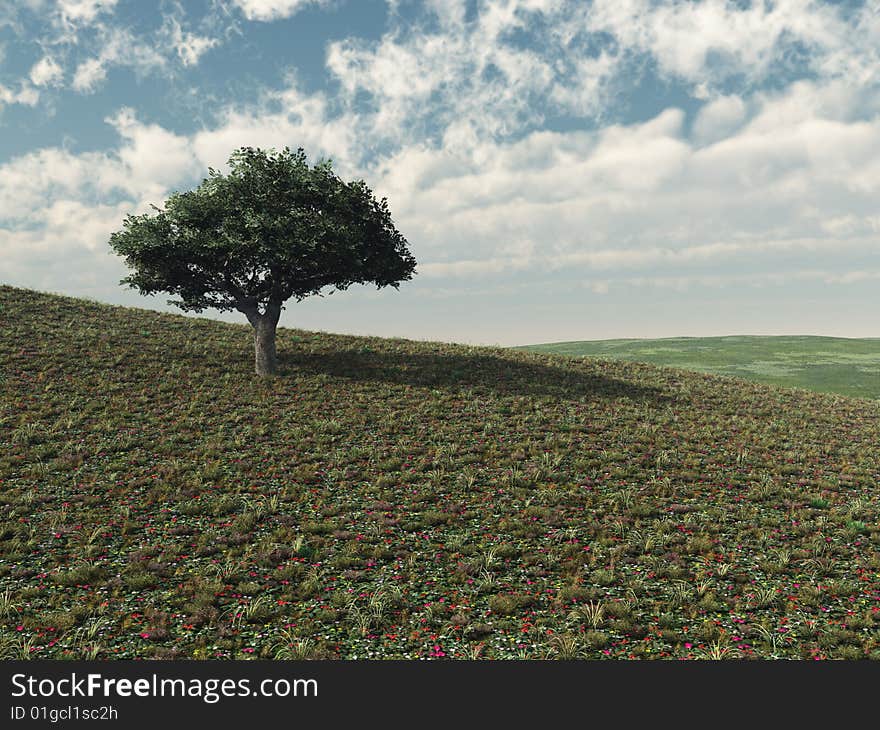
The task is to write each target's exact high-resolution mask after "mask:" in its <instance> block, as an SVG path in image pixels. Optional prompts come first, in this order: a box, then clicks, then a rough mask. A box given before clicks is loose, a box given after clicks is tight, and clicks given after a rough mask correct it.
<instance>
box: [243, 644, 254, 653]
mask: <svg viewBox="0 0 880 730" xmlns="http://www.w3.org/2000/svg"><path fill="white" fill-rule="evenodd" d="M242 651H243V652H244V653H245V654H253V653H254V650H253V648H252V647H250V646H246V647H245V648H244V649H242Z"/></svg>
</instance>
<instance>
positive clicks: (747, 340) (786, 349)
mask: <svg viewBox="0 0 880 730" xmlns="http://www.w3.org/2000/svg"><path fill="white" fill-rule="evenodd" d="M521 349H526V350H530V351H533V352H543V353H556V354H560V355H572V356H575V357H595V358H613V359H619V360H630V361H634V362H648V363H653V364H655V365H669V366H674V367H677V368H684V369H686V370H696V371H699V372H704V373H714V374H716V375H731V376H735V377H739V378H746V379H747V380H755V381H757V382H759V383H768V384H771V385H784V386H787V387H794V388H806V389H807V390H813V391H816V392H817V393H837V394H839V395H848V396H853V397H856V398H872V399H880V339H848V338H843V337H810V336H788V337H754V336H733V337H671V338H666V339H660V340H594V341H585V342H553V343H548V344H546V345H530V346H528V347H524V348H521Z"/></svg>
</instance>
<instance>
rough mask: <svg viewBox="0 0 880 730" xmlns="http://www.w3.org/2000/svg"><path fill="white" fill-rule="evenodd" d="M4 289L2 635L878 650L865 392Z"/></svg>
mask: <svg viewBox="0 0 880 730" xmlns="http://www.w3.org/2000/svg"><path fill="white" fill-rule="evenodd" d="M278 344H279V352H280V358H281V367H282V375H281V377H278V378H275V379H272V380H268V381H262V380H259V379H256V378H255V377H254V376H252V375H251V372H250V371H251V366H252V363H251V356H252V351H251V340H250V332H249V328H248V327H246V326H244V325H242V326H238V325H231V324H225V323H221V322H214V321H209V320H200V319H193V318H185V317H181V316H174V315H168V314H159V313H155V312H150V311H145V310H135V309H126V308H121V307H110V306H105V305H99V304H95V303H90V302H87V301H82V300H76V299H69V298H63V297H57V296H50V295H46V294H40V293H36V292H33V291H27V290H21V289H13V288H10V287H0V515H2V517H0V622H2V623H0V626H2V635H0V649H2V655H3V656H5V657H6V658H12V657H19V656H37V657H49V658H60V657H65V656H75V657H97V658H100V659H113V658H127V657H128V658H130V657H175V656H179V657H194V658H244V657H261V656H262V657H276V656H277V657H282V658H293V657H318V656H325V657H340V658H353V657H359V658H360V657H409V658H412V657H434V658H441V657H447V658H467V657H476V656H479V657H485V658H504V657H545V656H548V657H559V658H567V657H583V656H585V657H599V658H602V657H611V658H618V657H621V658H622V657H645V658H656V657H738V656H759V657H781V656H789V657H814V656H815V657H824V656H827V657H852V658H855V657H863V656H869V657H878V656H880V646H878V640H880V625H878V624H875V623H874V616H875V614H876V611H877V609H878V608H880V557H878V553H877V545H878V543H880V527H878V493H877V489H876V487H877V480H878V474H880V468H878V460H877V444H878V442H880V422H878V416H880V407H878V406H877V405H876V404H873V403H870V402H868V401H860V400H854V399H847V398H839V397H833V396H822V395H813V394H809V393H804V392H799V391H792V390H783V389H774V388H771V387H766V386H762V385H757V384H750V383H747V382H744V381H736V380H729V379H723V378H718V377H713V376H708V375H701V374H688V373H685V372H683V371H677V370H671V369H662V368H657V367H652V366H648V365H637V364H631V363H625V362H596V361H591V360H573V359H571V358H566V357H556V356H545V355H536V354H531V353H525V352H517V351H511V350H502V349H498V350H491V349H485V348H470V347H464V346H456V345H448V344H438V343H423V342H408V341H403V340H384V339H375V338H362V337H344V336H337V335H330V334H322V333H314V332H303V331H297V330H289V329H282V330H280V331H279V343H278Z"/></svg>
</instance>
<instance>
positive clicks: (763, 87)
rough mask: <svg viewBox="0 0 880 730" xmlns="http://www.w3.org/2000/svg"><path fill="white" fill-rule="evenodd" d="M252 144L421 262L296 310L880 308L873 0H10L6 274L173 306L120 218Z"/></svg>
mask: <svg viewBox="0 0 880 730" xmlns="http://www.w3.org/2000/svg"><path fill="white" fill-rule="evenodd" d="M243 145H248V146H260V147H276V148H279V147H283V146H285V145H287V146H290V147H293V148H296V147H299V146H302V147H304V148H305V149H306V151H307V152H308V153H309V155H310V156H312V158H313V159H318V158H320V157H330V158H332V159H333V160H334V162H335V164H336V167H337V170H338V171H339V172H340V174H342V175H343V176H344V177H346V178H355V177H358V178H363V179H365V180H366V181H367V182H368V183H369V184H370V186H371V187H372V188H373V189H374V191H375V192H376V193H377V194H379V195H381V196H387V197H388V199H389V203H390V206H391V210H392V213H393V215H394V217H395V221H396V223H397V225H398V228H399V229H400V230H401V232H402V233H403V234H404V235H405V236H406V237H407V239H408V240H409V243H410V248H411V250H412V251H413V253H414V255H415V256H416V259H417V260H418V262H419V267H418V273H417V276H416V277H415V278H414V280H413V281H411V282H408V283H406V284H404V285H403V286H401V288H400V290H399V291H394V290H383V291H380V292H377V291H376V290H375V289H372V288H368V287H359V288H352V289H350V290H349V291H347V292H344V293H337V294H334V295H333V296H331V297H322V298H313V299H310V300H306V301H304V302H301V303H299V304H296V303H291V304H290V305H289V306H288V308H287V310H286V312H285V314H284V315H283V318H282V325H287V326H293V327H303V328H306V329H319V330H329V331H336V332H351V333H360V334H377V335H388V336H404V337H411V338H416V339H432V340H451V341H459V342H473V343H485V344H502V345H509V344H524V343H533V342H548V341H557V340H575V339H602V338H617V337H663V336H676V335H710V334H733V333H753V334H797V333H807V334H828V335H839V336H853V337H855V336H875V337H877V336H880V326H878V324H877V322H878V317H877V312H878V310H880V306H878V305H880V287H878V284H880V1H878V0H864V1H861V0H847V1H845V2H844V1H841V2H818V1H816V0H776V1H775V2H771V1H770V0H766V1H763V2H759V1H754V2H748V1H747V0H740V1H737V2H734V1H732V0H731V1H730V2H724V1H723V0H685V1H679V2H676V1H673V0H668V1H664V2H657V1H655V0H593V2H567V1H565V0H461V1H459V0H430V1H425V2H416V1H415V0H384V1H383V0H192V1H187V2H177V1H170V0H162V1H160V2H150V1H149V0H12V1H11V2H5V3H3V4H2V5H0V281H2V282H4V283H10V284H14V285H17V286H24V287H31V288H36V289H41V290H46V291H54V292H60V293H66V294H71V295H75V296H85V297H91V298H94V299H98V300H101V301H107V302H113V303H122V304H133V305H137V306H148V307H154V308H159V309H163V308H164V309H167V308H168V307H166V306H165V305H164V303H163V302H164V299H163V298H162V297H157V298H151V299H146V298H143V297H140V296H139V295H137V294H136V293H135V292H133V291H130V290H126V289H123V288H122V287H120V286H119V284H118V281H119V279H120V278H121V277H122V276H124V275H125V270H124V267H123V264H122V262H121V261H120V260H118V259H117V258H116V257H114V256H113V255H112V254H111V253H110V252H109V249H108V247H107V240H108V238H109V235H110V233H112V232H113V231H115V230H118V229H119V228H120V227H121V224H122V220H123V218H124V217H125V215H126V214H128V213H131V212H142V211H145V210H148V209H149V205H150V204H151V203H156V204H160V203H161V202H162V200H163V199H164V198H165V197H166V196H167V195H168V193H169V192H171V191H173V190H183V189H187V188H189V187H192V186H194V185H195V184H197V183H198V182H199V181H200V180H201V179H202V177H203V176H204V175H205V174H206V172H207V169H208V167H217V168H222V167H223V166H224V164H225V161H226V159H227V158H228V156H229V154H230V153H231V152H232V151H233V149H235V148H236V147H239V146H243ZM207 314H208V315H209V316H210V315H211V314H212V313H207ZM214 316H219V315H214ZM223 318H225V319H231V320H238V319H240V317H237V316H235V315H224V316H223Z"/></svg>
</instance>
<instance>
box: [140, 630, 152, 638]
mask: <svg viewBox="0 0 880 730" xmlns="http://www.w3.org/2000/svg"><path fill="white" fill-rule="evenodd" d="M140 636H141V638H142V639H149V638H150V634H149V632H148V631H141V634H140Z"/></svg>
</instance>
